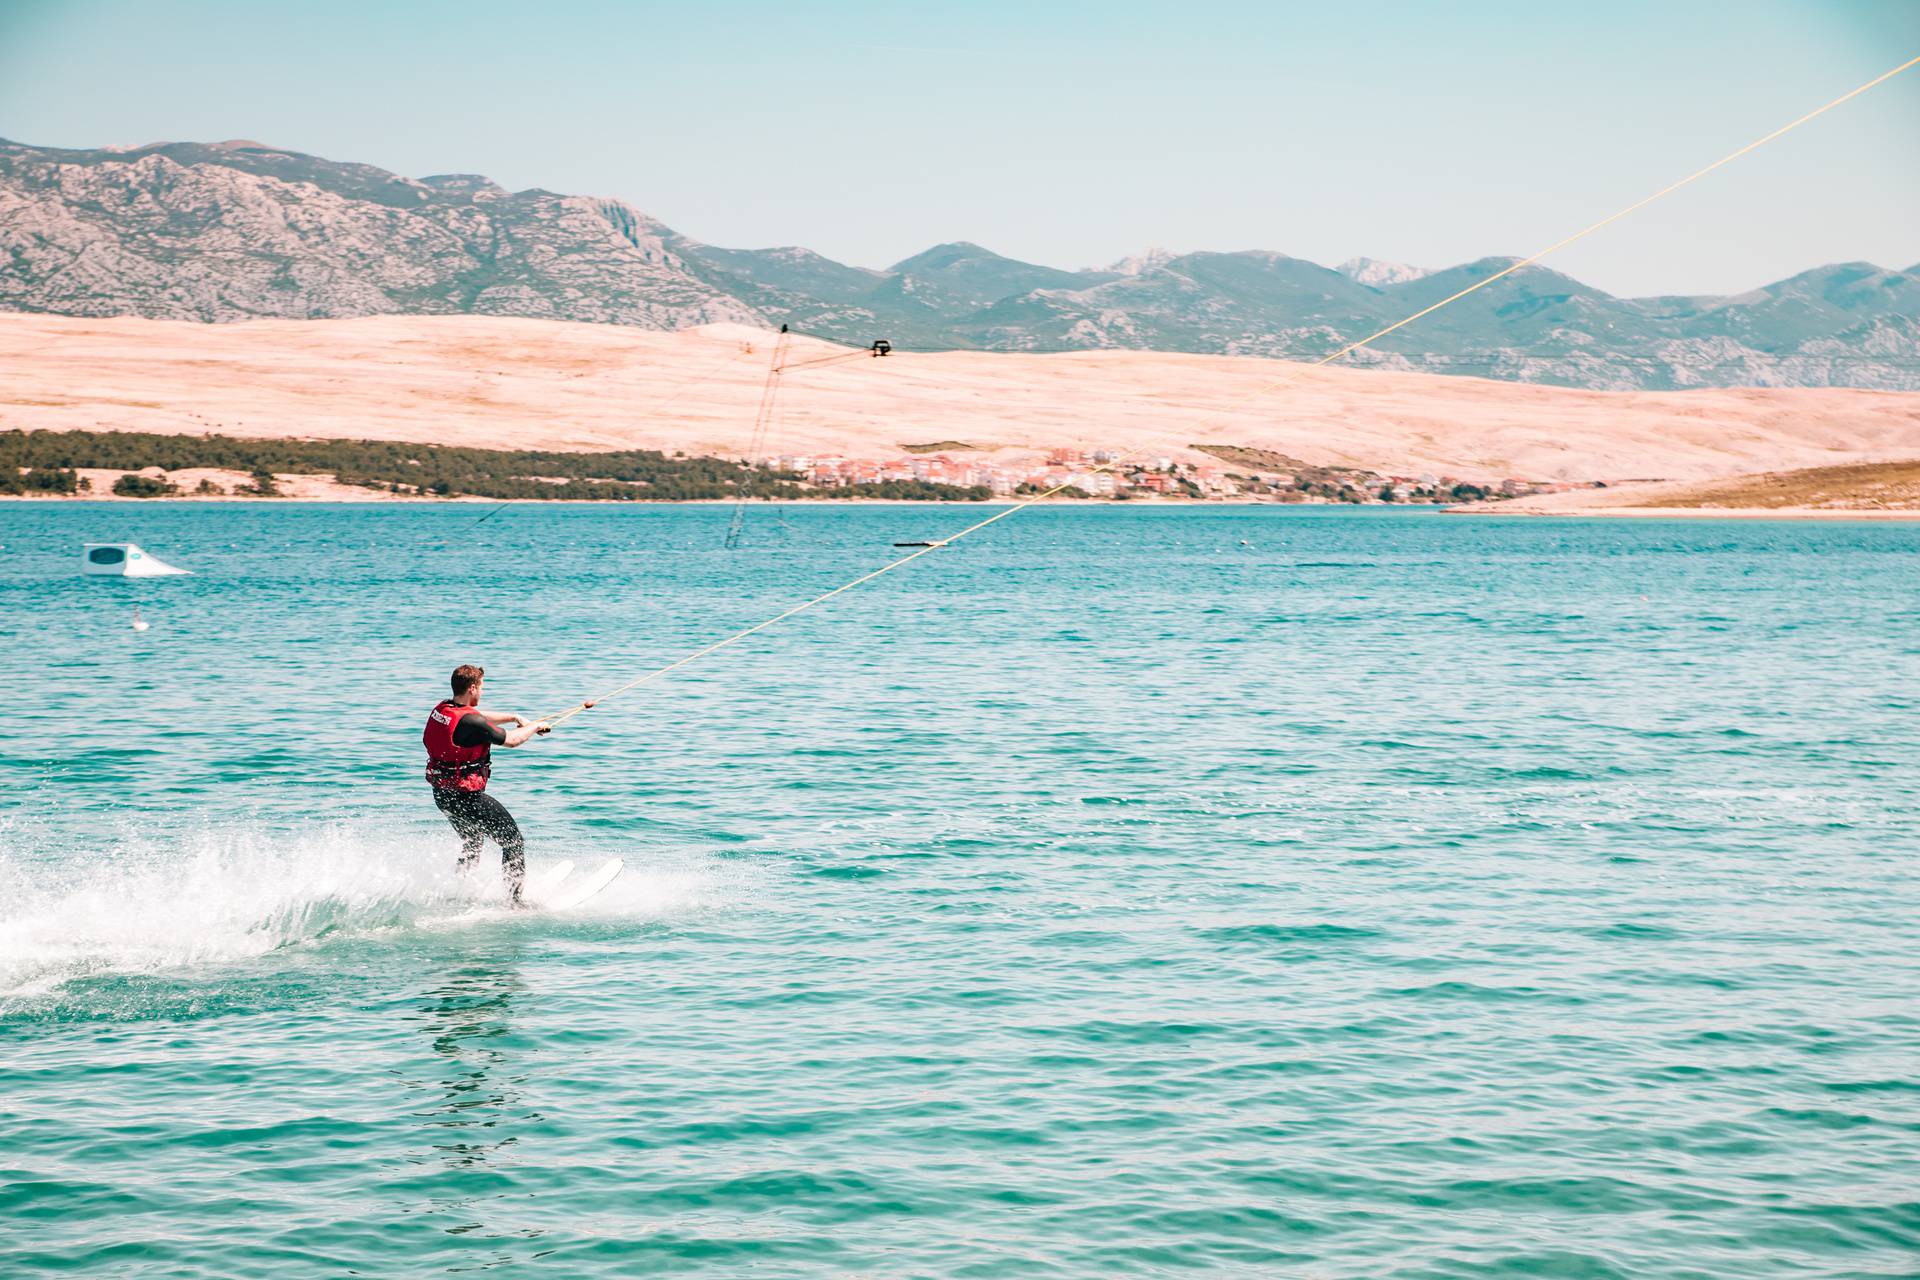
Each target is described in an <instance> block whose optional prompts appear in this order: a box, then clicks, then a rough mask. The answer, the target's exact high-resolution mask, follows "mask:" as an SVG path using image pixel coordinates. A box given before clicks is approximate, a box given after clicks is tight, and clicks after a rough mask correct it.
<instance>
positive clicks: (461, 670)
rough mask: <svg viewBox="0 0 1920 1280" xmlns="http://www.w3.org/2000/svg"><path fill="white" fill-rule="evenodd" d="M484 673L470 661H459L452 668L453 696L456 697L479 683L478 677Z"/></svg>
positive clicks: (484, 673)
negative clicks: (457, 664)
mask: <svg viewBox="0 0 1920 1280" xmlns="http://www.w3.org/2000/svg"><path fill="white" fill-rule="evenodd" d="M486 674H487V673H486V672H485V671H482V670H481V669H480V668H479V667H476V666H474V665H473V664H472V663H471V662H463V663H461V664H460V665H459V666H457V667H455V668H454V669H453V696H454V697H456V698H457V697H459V696H460V695H461V694H463V693H465V692H466V691H467V690H469V689H471V688H473V686H475V685H477V684H479V683H480V678H481V677H482V676H484V675H486Z"/></svg>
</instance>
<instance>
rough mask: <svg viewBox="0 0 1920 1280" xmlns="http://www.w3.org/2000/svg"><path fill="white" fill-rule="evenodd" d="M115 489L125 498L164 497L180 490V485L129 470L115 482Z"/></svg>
mask: <svg viewBox="0 0 1920 1280" xmlns="http://www.w3.org/2000/svg"><path fill="white" fill-rule="evenodd" d="M113 491H114V492H115V493H117V494H119V495H120V496H121V497H123V498H164V497H166V496H167V495H168V494H170V493H178V492H180V486H179V485H177V484H174V483H173V482H172V481H171V480H155V479H154V478H153V477H152V476H143V475H137V474H135V473H134V472H131V471H129V472H128V473H127V474H126V475H124V476H121V477H120V478H119V479H118V480H115V481H114V482H113Z"/></svg>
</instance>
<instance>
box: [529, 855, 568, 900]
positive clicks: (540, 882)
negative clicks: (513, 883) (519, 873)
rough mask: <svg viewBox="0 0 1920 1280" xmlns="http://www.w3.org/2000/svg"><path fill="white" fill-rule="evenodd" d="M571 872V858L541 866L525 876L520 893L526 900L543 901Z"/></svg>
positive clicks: (550, 895)
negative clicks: (525, 880) (525, 881)
mask: <svg viewBox="0 0 1920 1280" xmlns="http://www.w3.org/2000/svg"><path fill="white" fill-rule="evenodd" d="M572 874H573V859H572V858H567V859H564V860H562V861H560V862H556V863H554V864H553V865H552V866H550V867H541V868H540V869H539V870H538V871H535V872H532V873H531V874H529V875H528V876H527V883H526V884H525V886H523V887H522V888H521V890H520V895H521V896H522V897H523V898H525V899H526V900H527V901H528V902H544V901H545V900H546V899H548V898H550V897H552V896H553V891H554V890H555V889H558V888H559V887H560V882H561V881H562V880H565V879H566V878H567V877H568V876H569V875H572Z"/></svg>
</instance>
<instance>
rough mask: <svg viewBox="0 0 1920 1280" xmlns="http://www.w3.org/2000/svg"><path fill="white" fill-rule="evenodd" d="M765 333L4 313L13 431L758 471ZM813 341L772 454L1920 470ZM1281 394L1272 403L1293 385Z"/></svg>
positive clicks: (1777, 425) (1781, 397)
mask: <svg viewBox="0 0 1920 1280" xmlns="http://www.w3.org/2000/svg"><path fill="white" fill-rule="evenodd" d="M771 346H772V335H771V334H768V333H766V332H763V331H760V330H755V329H750V328H746V327H743V326H738V325H708V326H705V327H702V328H697V329H689V330H683V331H680V332H677V333H659V332H648V331H641V330H635V329H628V328H613V327H607V326H598V325H586V324H569V323H561V322H551V321H540V320H522V319H504V318H483V317H468V316H451V317H417V316H415V317H396V316H381V317H372V318H366V319H353V320H321V321H288V320H270V321H252V322H247V323H241V324H228V325H201V324H193V323H185V322H170V321H150V320H137V319H74V318H62V317H51V316H38V315H0V430H5V429H29V430H31V429H35V428H54V429H61V428H90V429H115V430H143V431H156V432H214V431H217V432H223V433H227V434H231V435H243V436H304V437H323V438H326V437H331V438H369V439H387V440H409V441H440V442H447V443H458V444H473V445H485V446H490V447H497V448H560V449H581V450H593V449H608V448H616V447H647V448H658V449H663V450H669V451H670V450H684V451H686V452H688V453H694V454H719V455H725V456H741V455H743V454H744V453H745V452H746V451H747V449H748V446H749V440H750V436H751V431H752V426H753V421H754V411H755V406H756V404H757V403H758V401H759V398H760V394H761V388H762V384H763V382H764V381H765V377H766V371H767V363H768V357H769V354H770V352H771ZM843 350H845V349H843V348H836V347H831V346H829V345H828V344H825V343H820V342H814V341H812V340H808V339H802V340H799V341H797V342H796V343H795V347H794V354H793V356H792V357H791V359H792V361H793V362H795V364H796V366H798V367H794V368H791V369H790V370H789V371H788V372H787V373H786V374H785V375H784V377H783V380H782V389H781V393H780V396H779V400H778V406H779V412H778V415H777V420H776V421H775V423H774V426H773V430H772V432H771V435H770V438H769V442H768V443H769V451H770V452H774V453H808V454H821V453H829V452H831V453H841V454H851V455H860V456H874V457H877V456H890V455H894V454H898V453H899V452H901V450H902V449H903V447H904V446H910V445H922V444H928V443H933V442H943V441H958V442H964V443H966V444H970V445H973V446H976V447H979V448H982V449H988V450H994V451H1006V452H1007V454H1008V456H1012V454H1013V453H1014V452H1029V453H1030V452H1034V451H1039V450H1045V449H1049V448H1053V447H1059V446H1076V447H1084V448H1100V447H1107V448H1118V449H1131V448H1138V447H1146V448H1150V449H1151V450H1152V451H1153V452H1164V453H1167V454H1169V455H1171V456H1175V457H1182V456H1187V457H1196V458H1197V457H1198V455H1190V454H1186V453H1184V452H1183V450H1182V448H1181V446H1186V445H1190V444H1196V443H1206V444H1229V445H1241V446H1249V447H1257V448H1263V449H1270V450H1274V451H1277V452H1281V453H1285V454H1288V455H1291V456H1294V457H1298V458H1301V459H1305V460H1307V461H1310V462H1313V463H1317V464H1338V465H1352V466H1363V467H1368V468H1372V469H1375V470H1378V471H1383V472H1394V473H1409V474H1417V473H1421V472H1437V473H1445V474H1451V475H1456V476H1461V477H1464V478H1500V477H1507V476H1519V477H1526V478H1532V479H1541V480H1607V481H1616V480H1621V479H1628V478H1665V479H1707V478H1714V477H1720V476H1728V475H1735V474H1743V473H1751V472H1756V471H1768V470H1783V469H1788V468H1796V467H1811V466H1822V465H1833V464H1838V463H1845V462H1853V461H1863V460H1878V459H1887V458H1901V457H1916V456H1920V395H1916V394H1898V393H1887V392H1871V391H1851V390H1801V389H1765V390H1757V389H1748V390H1714V391H1691V392H1663V393H1640V392H1634V393H1616V392H1595V391H1582V390H1571V389H1565V388H1557V387H1545V386H1528V385H1520V384H1515V383H1509V382H1489V381H1481V380H1478V379H1469V378H1457V377H1456V378H1448V377H1438V376H1432V375H1425V374H1408V373H1391V372H1383V371H1367V370H1353V369H1342V368H1328V369H1318V370H1313V369H1303V368H1302V367H1300V366H1297V365H1292V364H1288V363H1284V362H1280V361H1271V360H1261V359H1253V358H1240V357H1229V356H1201V355H1184V354H1171V353H1161V352H1131V351H1129V352H1120V351H1100V352H1081V353H1067V354H1051V355H1022V354H998V353H982V352H941V353H933V354H920V353H915V352H910V351H907V352H896V353H895V354H893V355H891V356H889V357H887V358H886V359H872V358H867V357H864V356H862V357H859V358H854V359H849V360H845V361H841V362H837V363H829V364H824V365H817V366H814V367H805V366H804V364H803V363H801V362H804V361H807V360H810V359H814V358H817V357H824V356H831V355H834V354H836V353H838V352H841V351H843ZM1276 384H1279V385H1276Z"/></svg>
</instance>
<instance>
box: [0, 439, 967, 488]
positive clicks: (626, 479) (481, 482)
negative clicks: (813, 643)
mask: <svg viewBox="0 0 1920 1280" xmlns="http://www.w3.org/2000/svg"><path fill="white" fill-rule="evenodd" d="M81 467H95V468H100V469H103V470H113V471H129V472H132V471H141V470H145V469H147V468H150V467H158V468H160V469H161V470H163V471H179V470H183V469H185V468H188V467H204V468H212V469H218V470H222V471H241V472H245V473H247V474H249V475H251V476H253V477H254V484H253V486H252V488H251V489H248V490H246V491H247V492H252V493H258V494H263V495H264V494H271V493H272V492H273V486H272V480H273V476H274V474H275V473H276V472H277V473H281V474H287V473H297V474H306V475H332V476H334V477H335V478H336V479H338V480H339V482H340V483H342V484H348V485H355V486H358V487H361V488H366V489H377V490H383V491H385V492H388V493H399V494H419V495H423V496H437V497H455V496H458V495H462V494H466V495H471V496H474V497H482V498H548V499H555V498H559V499H570V500H575V501H578V500H581V499H589V500H594V501H610V502H687V501H696V500H700V499H715V498H742V497H746V498H784V499H791V500H803V499H818V498H829V499H833V498H838V499H845V498H913V499H921V500H926V501H945V502H983V501H985V500H986V499H987V498H988V497H990V496H991V494H990V493H989V492H988V490H987V489H986V488H985V487H983V486H977V485H976V486H966V487H963V486H960V485H950V484H935V483H932V482H929V481H922V480H888V481H883V482H880V483H877V484H858V485H846V486H843V487H840V488H834V489H814V488H810V487H807V486H806V485H805V484H804V483H803V482H802V477H801V476H800V475H799V474H798V473H795V472H790V471H773V470H765V469H762V468H759V467H751V466H748V465H746V464H745V463H740V462H734V461H732V460H730V459H727V458H709V457H688V456H685V455H679V454H675V455H668V454H665V453H662V452H660V451H658V450H654V449H625V450H617V451H614V452H611V453H562V452H554V451H548V450H539V449H478V448H472V447H470V446H466V445H444V444H409V443H405V442H397V441H389V440H248V439H241V438H238V437H235V436H220V435H208V436H191V435H161V434H157V433H151V432H141V431H20V430H13V431H0V493H73V492H77V491H78V490H79V488H81V487H84V482H83V481H82V480H80V478H79V477H78V475H77V473H76V470H75V469H76V468H81ZM128 479H131V477H123V480H128ZM141 479H149V478H146V477H142V478H141ZM114 490H115V492H116V493H125V494H127V495H129V496H135V497H147V496H153V497H158V496H165V495H167V494H170V493H174V492H178V486H173V485H170V484H169V483H168V482H166V481H151V480H150V481H149V483H146V484H131V483H130V484H126V485H125V486H124V488H123V486H122V485H120V484H116V485H115V486H114Z"/></svg>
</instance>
